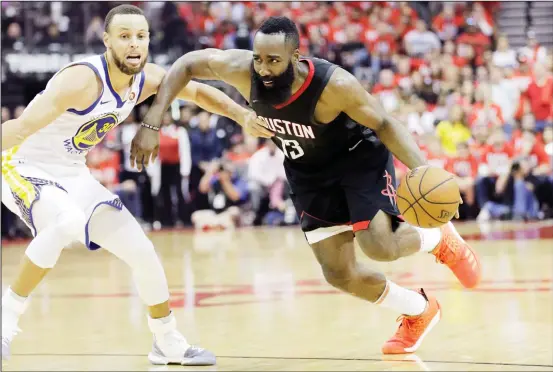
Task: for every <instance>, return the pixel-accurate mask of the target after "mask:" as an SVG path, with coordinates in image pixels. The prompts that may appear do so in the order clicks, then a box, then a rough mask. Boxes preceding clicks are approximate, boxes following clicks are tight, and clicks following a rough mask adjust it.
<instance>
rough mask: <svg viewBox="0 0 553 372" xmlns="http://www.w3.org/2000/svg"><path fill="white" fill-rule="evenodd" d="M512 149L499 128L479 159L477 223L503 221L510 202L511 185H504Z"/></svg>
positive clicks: (512, 197) (509, 170)
mask: <svg viewBox="0 0 553 372" xmlns="http://www.w3.org/2000/svg"><path fill="white" fill-rule="evenodd" d="M512 158H513V149H512V147H511V145H510V144H509V143H508V142H507V137H506V135H505V133H504V132H503V130H502V129H501V128H497V129H495V130H494V132H493V133H492V135H491V136H490V138H489V140H488V146H487V147H486V149H485V150H484V153H483V155H482V159H481V160H482V161H483V164H481V165H480V167H479V176H480V177H479V178H478V180H477V181H476V200H477V201H478V205H479V206H480V208H481V211H480V214H479V215H478V217H477V219H478V220H480V221H487V220H489V219H491V218H503V217H507V216H508V215H509V214H510V212H511V205H512V204H513V200H514V190H513V187H512V182H511V183H510V184H509V185H507V183H508V182H509V180H510V178H509V177H510V175H511V174H512V169H511V159H512Z"/></svg>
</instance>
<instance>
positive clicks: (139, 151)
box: [130, 126, 159, 171]
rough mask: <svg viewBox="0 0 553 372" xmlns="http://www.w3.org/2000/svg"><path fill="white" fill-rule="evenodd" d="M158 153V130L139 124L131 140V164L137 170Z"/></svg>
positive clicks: (143, 167)
mask: <svg viewBox="0 0 553 372" xmlns="http://www.w3.org/2000/svg"><path fill="white" fill-rule="evenodd" d="M158 153H159V132H158V131H155V130H153V129H149V128H146V127H144V126H140V128H139V129H138V131H137V132H136V134H135V136H134V138H133V140H132V142H131V156H130V161H131V166H132V167H135V168H136V169H138V170H139V171H142V169H145V168H146V167H147V166H148V164H149V163H150V159H151V162H152V163H153V162H154V161H155V160H156V158H157V154H158Z"/></svg>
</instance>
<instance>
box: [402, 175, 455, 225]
mask: <svg viewBox="0 0 553 372" xmlns="http://www.w3.org/2000/svg"><path fill="white" fill-rule="evenodd" d="M460 199H461V194H460V191H459V186H458V185H457V182H456V181H455V178H454V176H453V175H452V174H451V173H448V172H446V171H445V170H443V169H442V168H438V167H432V166H422V167H418V168H415V169H413V170H412V171H410V172H409V173H407V175H406V176H405V178H404V179H403V180H402V181H401V183H400V185H399V187H398V189H397V206H398V209H399V211H400V212H401V214H402V216H403V219H404V220H405V221H406V222H408V223H410V224H411V225H415V226H419V227H425V228H430V227H439V226H442V225H444V224H446V223H448V222H449V221H450V220H451V219H452V218H453V217H455V213H456V212H457V208H458V207H459V201H460Z"/></svg>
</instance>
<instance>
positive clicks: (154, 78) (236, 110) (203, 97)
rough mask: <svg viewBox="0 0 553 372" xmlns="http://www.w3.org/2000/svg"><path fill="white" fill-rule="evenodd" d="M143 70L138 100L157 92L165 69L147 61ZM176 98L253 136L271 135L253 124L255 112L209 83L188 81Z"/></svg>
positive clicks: (261, 127)
mask: <svg viewBox="0 0 553 372" xmlns="http://www.w3.org/2000/svg"><path fill="white" fill-rule="evenodd" d="M144 72H145V74H146V83H145V84H144V89H143V91H142V94H141V96H140V101H143V100H145V99H146V98H148V97H149V96H151V95H153V94H156V93H157V91H158V89H159V87H160V85H161V82H162V81H163V78H164V77H165V74H166V71H165V69H163V68H162V67H161V66H158V65H155V64H152V63H148V64H147V65H146V66H145V67H144ZM177 98H180V99H184V100H187V101H192V102H194V103H195V104H197V105H198V106H199V107H201V108H202V109H204V110H206V111H209V112H213V113H215V114H217V115H221V116H226V117H228V118H230V119H232V120H234V121H235V122H237V123H238V124H239V125H241V126H242V127H245V128H247V129H251V130H250V131H248V133H249V134H251V135H253V136H256V137H265V138H269V137H272V136H273V132H271V131H270V130H268V129H266V128H265V127H263V126H261V125H253V124H255V122H256V115H255V113H253V112H252V111H251V110H248V109H247V108H245V107H242V106H240V105H239V104H238V103H236V102H234V101H233V100H232V99H231V98H230V97H229V96H227V95H226V94H225V93H223V92H221V91H220V90H219V89H217V88H214V87H212V86H210V85H207V84H202V83H198V82H195V81H190V82H189V83H188V84H186V85H185V86H184V87H183V88H182V89H181V90H180V91H179V92H178V93H177ZM147 123H148V122H147ZM148 124H150V123H148Z"/></svg>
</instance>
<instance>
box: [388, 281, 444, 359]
mask: <svg viewBox="0 0 553 372" xmlns="http://www.w3.org/2000/svg"><path fill="white" fill-rule="evenodd" d="M419 293H420V294H421V295H423V296H424V298H426V300H427V301H428V304H427V306H426V310H424V312H423V313H422V314H420V315H415V316H407V315H402V316H400V317H399V318H398V321H401V324H400V325H399V328H398V330H397V332H396V334H395V335H394V336H393V337H392V338H391V339H389V340H388V341H386V343H385V344H384V346H383V347H382V353H384V354H406V353H414V352H415V351H417V349H418V348H419V346H420V345H421V343H422V340H423V339H424V337H426V335H427V334H428V332H430V330H431V329H432V328H434V326H435V325H436V324H438V322H439V321H440V318H441V310H440V304H439V303H438V301H437V300H436V299H435V298H434V297H429V296H427V295H426V293H424V290H423V289H422V288H421V290H420V291H419Z"/></svg>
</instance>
